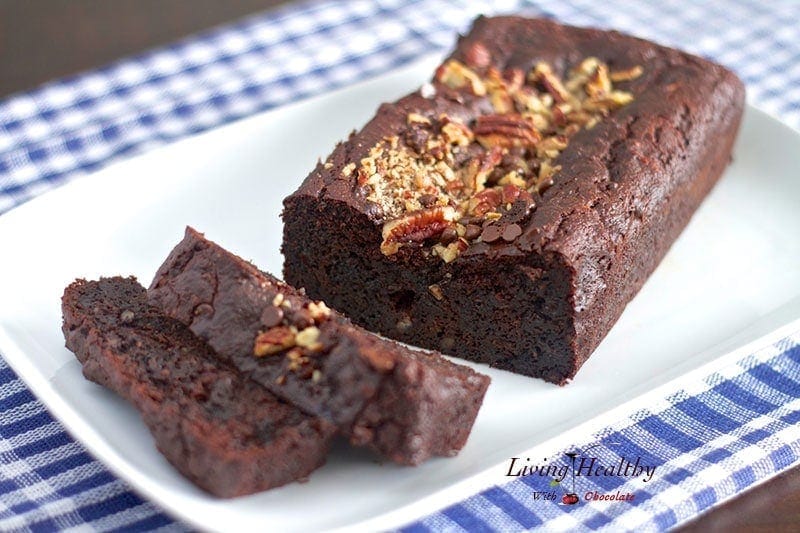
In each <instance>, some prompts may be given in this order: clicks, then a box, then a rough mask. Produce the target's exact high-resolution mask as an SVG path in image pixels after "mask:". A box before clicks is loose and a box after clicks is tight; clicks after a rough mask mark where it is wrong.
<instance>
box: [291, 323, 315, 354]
mask: <svg viewBox="0 0 800 533" xmlns="http://www.w3.org/2000/svg"><path fill="white" fill-rule="evenodd" d="M319 335H320V331H319V328H318V327H316V326H309V327H307V328H305V329H303V330H301V331H299V332H298V333H297V335H295V338H294V342H295V344H296V345H297V346H300V347H301V348H306V349H308V350H311V351H312V352H313V351H318V350H320V349H322V343H320V342H319Z"/></svg>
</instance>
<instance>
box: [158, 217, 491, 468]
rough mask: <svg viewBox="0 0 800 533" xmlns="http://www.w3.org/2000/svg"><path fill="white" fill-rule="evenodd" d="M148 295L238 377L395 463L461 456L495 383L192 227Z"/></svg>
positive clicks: (414, 462)
mask: <svg viewBox="0 0 800 533" xmlns="http://www.w3.org/2000/svg"><path fill="white" fill-rule="evenodd" d="M148 298H149V301H150V303H151V304H153V305H155V306H156V307H158V308H159V309H161V310H162V311H163V312H164V313H165V314H167V315H169V316H171V317H173V318H176V319H178V320H179V321H181V322H183V323H184V324H186V325H188V326H189V329H191V330H192V331H193V332H194V333H195V334H196V335H197V336H198V337H200V338H201V339H203V340H205V341H206V342H208V344H209V345H210V346H211V347H212V348H213V349H214V350H215V352H216V353H217V354H218V355H220V356H221V357H223V358H224V360H225V361H226V362H229V363H231V364H232V365H234V366H235V367H236V368H237V369H238V370H239V371H240V372H241V373H242V374H244V375H246V376H248V377H250V378H251V379H252V380H253V381H255V382H258V383H260V384H261V385H263V386H264V387H265V388H267V389H269V390H270V391H272V392H273V393H275V394H276V395H278V396H280V397H281V398H283V399H285V400H287V401H289V402H291V403H293V404H295V405H296V406H298V407H300V408H301V409H303V410H304V411H306V412H307V413H310V414H313V415H318V416H321V417H323V418H326V419H328V420H331V421H333V422H334V423H335V424H336V425H337V426H338V427H339V429H340V430H341V431H342V433H344V434H345V435H347V436H348V437H349V438H350V441H351V442H352V443H353V444H356V445H368V446H370V447H372V448H373V449H375V450H376V451H378V452H379V453H381V454H382V455H384V456H385V457H387V458H389V459H391V460H393V461H395V462H397V463H401V464H411V465H414V464H418V463H420V462H422V461H424V460H425V459H427V458H428V457H430V456H433V455H440V456H450V455H454V454H455V453H457V452H458V450H460V449H461V448H462V447H463V446H464V444H465V443H466V440H467V437H468V436H469V433H470V430H471V428H472V425H473V422H474V420H475V417H476V415H477V414H478V409H479V407H480V405H481V403H482V401H483V396H484V393H485V392H486V388H487V387H488V385H489V378H488V377H486V376H483V375H481V374H478V373H476V372H474V371H472V370H471V369H469V368H467V367H465V366H461V365H456V364H453V363H451V362H449V361H447V360H446V359H444V358H442V357H441V356H439V355H437V354H430V353H423V352H419V351H414V350H410V349H408V348H406V347H404V346H401V345H399V344H397V343H394V342H392V341H388V340H385V339H382V338H380V337H378V336H376V335H373V334H372V333H369V332H367V331H364V330H363V329H361V328H359V327H357V326H354V325H352V324H351V323H350V322H349V321H348V320H347V319H345V318H344V317H343V316H341V315H340V314H339V313H337V312H335V311H331V310H330V309H328V307H327V306H326V305H325V304H324V303H322V302H317V301H313V300H311V299H309V298H307V297H306V296H305V294H304V293H303V292H301V291H297V290H295V289H293V288H292V287H290V286H288V285H286V284H284V283H282V282H280V281H278V280H277V279H275V278H273V277H272V276H270V275H269V274H265V273H263V272H260V271H259V270H258V269H257V268H256V267H254V266H253V265H251V264H250V263H248V262H246V261H244V260H242V259H240V258H239V257H237V256H235V255H233V254H231V253H230V252H227V251H225V250H224V249H222V248H221V247H219V246H218V245H216V244H214V243H213V242H210V241H208V240H206V239H205V238H204V237H203V235H201V234H199V233H198V232H196V231H194V230H193V229H191V228H187V230H186V236H185V238H184V239H183V241H182V242H181V243H180V244H178V246H177V247H176V248H175V249H174V250H173V251H172V253H171V254H170V256H169V257H168V258H167V260H166V261H165V262H164V264H163V265H162V266H161V268H159V270H158V272H157V273H156V276H155V279H154V280H153V283H152V285H151V286H150V288H149V290H148Z"/></svg>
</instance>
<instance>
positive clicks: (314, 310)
mask: <svg viewBox="0 0 800 533" xmlns="http://www.w3.org/2000/svg"><path fill="white" fill-rule="evenodd" d="M308 312H309V313H311V318H313V319H314V321H316V322H317V323H319V322H321V321H323V320H325V319H327V318H328V317H330V316H331V310H330V308H329V307H328V306H327V305H325V302H311V303H309V304H308Z"/></svg>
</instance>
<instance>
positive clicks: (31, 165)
mask: <svg viewBox="0 0 800 533" xmlns="http://www.w3.org/2000/svg"><path fill="white" fill-rule="evenodd" d="M511 11H518V12H519V11H522V12H525V13H528V14H531V15H541V16H549V17H554V18H556V19H559V20H561V21H564V22H567V23H573V24H578V25H592V26H600V27H613V28H616V29H619V30H623V31H627V32H630V33H633V34H636V35H639V36H642V37H645V38H650V39H654V40H656V41H659V42H662V43H665V44H669V45H674V46H678V47H681V48H683V49H686V50H689V51H691V52H694V53H697V54H701V55H704V56H708V57H711V58H713V59H714V60H716V61H718V62H721V63H723V64H725V65H727V66H729V67H731V68H732V69H734V70H735V71H736V72H737V73H738V74H739V76H740V77H741V78H742V79H743V80H744V81H745V83H746V84H747V89H748V98H749V100H750V101H751V102H752V103H754V104H756V105H757V106H759V107H760V108H762V109H764V110H766V111H768V112H770V113H771V114H773V115H774V116H776V117H778V118H779V119H781V120H783V121H784V122H785V123H787V124H789V125H790V126H793V127H795V128H800V26H798V21H800V4H798V3H796V2H792V1H778V2H770V3H761V2H757V1H754V0H737V1H731V2H700V3H692V2H688V1H662V2H659V3H658V5H656V4H655V3H644V2H638V1H624V0H612V1H609V2H601V3H598V2H593V1H590V0H530V1H523V0H508V1H501V2H488V1H467V0H464V1H456V0H431V1H413V0H382V1H378V2H373V1H324V2H313V3H301V4H294V5H292V6H290V7H288V8H284V9H281V10H277V11H272V12H269V13H265V14H263V15H259V16H256V17H251V18H249V19H246V20H244V21H242V22H239V23H236V24H233V25H229V26H226V27H223V28H221V29H217V30H214V31H212V32H208V33H205V34H202V35H198V36H196V37H193V38H191V39H188V40H185V41H182V42H179V43H177V44H174V45H172V46H168V47H165V48H162V49H159V50H156V51H154V52H149V53H146V54H144V55H141V56H138V57H134V58H130V59H126V60H124V61H121V62H118V63H115V64H112V65H110V66H108V67H106V68H103V69H99V70H95V71H92V72H87V73H84V74H81V75H78V76H75V77H72V78H69V79H63V80H59V81H56V82H53V83H50V84H47V85H45V86H42V87H40V88H38V89H35V90H33V91H30V92H27V93H24V94H18V95H16V96H12V97H10V98H8V99H6V100H4V101H2V102H0V212H3V211H6V210H8V209H11V208H13V207H14V206H16V205H19V204H20V203H23V202H25V201H26V200H28V199H30V198H33V197H35V196H37V195H39V194H41V193H43V192H46V191H47V190H49V189H52V188H53V187H57V186H59V185H61V184H64V183H66V182H68V181H70V180H74V179H80V177H81V176H83V175H85V174H87V173H89V172H91V171H93V170H96V169H98V168H101V167H103V166H105V165H108V164H109V163H111V162H112V161H116V160H119V159H121V158H125V157H129V156H130V155H132V154H135V153H140V152H143V151H145V150H148V149H150V148H153V147H155V146H158V145H162V144H165V143H168V142H171V141H173V140H176V139H180V138H183V137H186V136H188V135H192V134H194V133H197V132H200V131H203V130H206V129H209V128H212V127H215V126H218V125H220V124H224V123H226V122H230V121H232V120H235V119H237V118H240V117H244V116H247V115H251V114H253V113H256V112H258V111H262V110H265V109H269V108H272V107H275V106H279V105H281V104H284V103H287V102H291V101H296V100H298V99H300V98H304V97H307V96H310V95H314V94H319V93H322V92H325V91H329V90H331V89H332V88H335V87H340V86H343V85H347V84H349V83H352V82H355V81H357V80H361V79H364V78H366V77H369V76H372V75H375V74H378V73H381V72H385V71H388V70H391V69H392V68H395V67H397V66H399V65H402V64H404V63H407V62H410V61H413V60H414V59H416V58H418V57H420V56H421V55H423V54H425V53H427V52H430V51H434V50H444V49H446V48H447V47H449V46H451V45H452V43H453V41H454V37H455V34H456V32H457V31H463V30H465V29H466V28H467V27H468V25H469V22H470V20H471V19H472V18H473V17H475V16H476V15H478V14H480V13H486V14H488V13H496V12H511ZM574 445H575V448H576V449H582V450H588V449H589V448H590V447H591V454H590V455H591V457H593V458H595V459H596V460H597V461H598V464H601V463H602V464H611V463H613V462H614V461H616V460H618V458H620V457H629V458H630V457H638V458H640V460H641V461H642V462H643V464H644V463H648V464H657V465H659V467H658V468H659V473H658V475H657V476H654V478H653V479H652V480H651V482H650V483H647V484H644V485H643V484H642V483H641V481H640V480H638V479H637V480H635V481H634V480H630V479H627V478H624V477H621V476H596V477H592V478H583V479H582V480H581V483H582V484H581V487H580V491H581V495H583V494H584V493H585V492H591V491H594V490H597V491H599V492H601V493H616V492H619V493H620V494H626V493H629V492H635V495H636V498H635V499H634V500H633V501H625V502H598V503H585V504H582V505H576V506H568V505H543V504H542V502H539V501H534V500H533V499H532V497H531V494H532V493H534V492H537V493H538V492H541V493H542V494H545V493H547V492H548V491H550V492H552V491H557V492H558V495H559V498H560V497H561V494H562V493H564V492H565V490H567V489H568V488H569V486H570V485H569V482H570V480H569V479H564V480H563V481H561V483H555V481H553V479H552V476H550V477H549V478H547V477H542V476H528V477H523V478H517V479H515V480H514V481H511V482H510V483H507V484H505V485H501V486H495V487H492V488H490V489H488V490H485V491H483V492H481V493H480V494H476V495H474V496H473V497H471V498H468V499H467V500H465V501H463V502H460V503H458V504H456V505H453V506H451V507H449V508H447V509H443V510H441V511H440V512H437V513H435V514H433V515H430V516H428V517H426V518H424V519H422V520H420V521H418V522H416V523H414V524H410V525H408V526H407V527H406V528H405V529H404V530H405V531H430V530H433V531H440V530H446V531H462V530H469V531H489V530H520V529H531V528H537V527H542V528H546V529H548V530H551V529H553V530H579V529H597V528H602V527H605V528H607V529H610V530H618V529H629V530H637V531H639V530H663V529H667V528H669V527H671V526H674V525H676V524H680V523H682V522H684V521H686V520H688V519H690V518H692V517H694V516H696V515H697V514H698V513H700V512H702V511H704V510H707V509H709V508H710V507H712V506H714V505H715V504H718V503H719V502H721V501H724V500H726V499H728V498H730V497H732V496H734V495H736V494H738V493H740V492H741V491H743V490H746V489H747V488H748V487H751V486H753V485H755V484H757V483H759V482H761V481H763V480H765V479H768V478H770V477H772V476H774V475H775V474H777V473H778V472H781V471H783V470H785V469H787V468H790V467H791V466H793V465H797V464H798V463H800V332H797V333H794V334H789V335H788V336H786V337H785V338H783V339H782V340H780V341H778V342H776V343H774V344H770V345H767V346H764V347H761V348H760V349H758V350H755V351H754V352H753V353H751V354H748V355H747V356H746V357H744V358H743V359H741V360H739V361H737V362H736V363H734V364H731V365H730V366H729V367H726V368H724V369H721V370H719V371H718V372H715V373H713V374H710V375H707V376H701V377H698V378H696V379H695V380H693V381H688V382H686V383H682V384H681V388H680V389H678V390H673V391H670V392H669V393H668V394H666V395H665V396H664V397H662V398H660V399H659V400H658V401H655V402H653V404H652V405H647V406H641V409H640V410H639V411H637V412H635V413H633V414H630V415H628V416H626V417H624V418H623V419H621V420H618V421H616V423H614V424H612V425H610V426H609V427H607V428H605V429H603V430H602V431H599V432H598V433H596V434H595V435H593V437H592V439H590V440H588V441H586V442H584V443H574ZM565 451H569V450H565ZM582 453H583V456H586V457H588V456H589V452H585V453H584V452H582ZM562 459H563V458H562ZM634 483H637V484H636V485H635V486H634ZM570 490H571V489H570ZM71 528H74V529H76V530H77V529H81V528H83V529H90V530H114V529H125V530H153V529H157V528H163V529H167V530H170V529H174V530H183V529H185V528H186V526H184V525H182V524H180V523H176V522H174V521H173V520H172V519H171V518H169V517H168V516H166V515H165V514H163V512H161V511H160V510H159V509H158V507H157V506H156V505H154V504H152V503H150V502H145V501H142V499H141V498H139V497H138V496H137V495H136V494H134V493H133V492H132V491H131V490H130V489H129V488H128V487H127V486H126V484H125V483H124V482H122V481H120V480H119V479H116V478H115V477H114V476H113V475H112V474H110V473H109V472H108V470H106V469H105V468H104V467H103V466H102V465H101V464H99V463H98V462H97V461H95V460H94V459H93V458H92V457H91V456H90V455H89V454H87V452H86V451H85V450H84V449H83V448H82V446H81V445H80V444H78V443H76V442H75V441H74V440H73V439H72V438H71V437H70V436H69V435H67V434H66V433H65V431H64V430H63V428H62V427H61V426H60V424H59V423H58V422H56V421H54V420H53V418H52V417H51V416H50V415H49V414H48V413H47V411H46V410H45V408H44V407H43V405H42V404H41V403H40V402H39V401H38V400H37V399H36V398H35V397H34V396H33V395H32V394H31V393H30V391H29V390H28V389H27V388H26V386H25V385H24V383H22V382H21V381H20V380H19V379H18V378H17V377H16V376H15V374H14V373H13V371H12V370H11V369H10V368H9V367H8V366H7V365H6V363H5V362H4V361H2V359H0V530H3V531H12V530H32V531H48V530H54V529H71Z"/></svg>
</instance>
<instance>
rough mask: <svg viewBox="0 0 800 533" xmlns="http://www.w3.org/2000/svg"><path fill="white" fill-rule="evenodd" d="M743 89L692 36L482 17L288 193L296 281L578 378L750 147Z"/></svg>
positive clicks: (412, 333) (379, 327) (394, 327)
mask: <svg viewBox="0 0 800 533" xmlns="http://www.w3.org/2000/svg"><path fill="white" fill-rule="evenodd" d="M743 105H744V88H743V86H742V83H741V82H740V81H739V80H738V79H737V77H736V76H735V75H734V74H733V73H731V72H730V71H728V70H726V69H725V68H723V67H721V66H719V65H716V64H714V63H711V62H709V61H707V60H704V59H701V58H699V57H695V56H692V55H689V54H686V53H683V52H680V51H678V50H674V49H670V48H666V47H663V46H659V45H657V44H654V43H651V42H647V41H644V40H641V39H636V38H633V37H629V36H626V35H622V34H620V33H617V32H613V31H599V30H594V29H584V28H576V27H569V26H563V25H560V24H558V23H556V22H553V21H549V20H535V19H524V18H519V17H498V18H484V17H481V18H479V19H477V20H476V22H475V24H474V26H473V28H472V30H471V31H470V32H469V34H468V35H466V36H465V37H462V38H461V39H460V40H459V43H458V46H457V48H456V50H455V52H454V53H453V54H452V56H451V57H450V58H449V59H447V60H446V61H445V62H444V63H443V64H442V65H441V66H440V67H439V69H438V70H437V72H436V75H435V77H434V79H433V80H432V81H431V82H430V83H428V84H426V85H424V86H423V87H422V88H421V89H420V90H419V91H417V92H415V93H413V94H410V95H408V96H406V97H404V98H402V99H401V100H399V101H397V102H395V103H393V104H384V105H383V106H381V107H380V109H379V110H378V112H377V114H376V116H375V117H374V118H373V119H372V120H371V121H370V122H369V123H368V124H367V125H366V126H365V127H364V128H363V129H362V130H361V131H359V132H357V133H355V134H353V135H352V136H351V137H350V138H349V139H348V140H347V142H345V143H341V144H339V145H338V146H337V147H336V148H335V149H334V151H333V153H332V154H331V155H330V156H329V157H328V158H327V159H326V160H325V161H324V162H320V163H319V164H318V165H317V167H316V168H315V169H314V170H313V171H312V172H311V174H310V175H309V176H308V177H307V178H306V180H305V181H304V182H303V184H302V185H301V186H300V188H299V189H298V190H297V191H296V192H295V193H294V194H292V195H291V196H289V197H288V198H287V199H286V200H285V202H284V207H285V209H284V213H283V220H284V222H285V228H284V239H283V253H284V254H285V258H286V262H285V268H284V276H285V278H286V280H287V282H288V283H290V284H292V285H294V286H296V287H304V288H305V289H306V291H307V293H308V294H309V295H310V296H312V297H314V298H321V299H324V300H325V301H326V302H328V303H329V304H330V305H332V306H334V307H335V308H337V309H339V310H340V311H342V312H344V313H346V314H347V315H348V316H349V317H350V318H351V319H352V320H353V321H354V322H356V323H358V324H360V325H362V326H364V327H366V328H369V329H371V330H373V331H378V332H381V333H382V334H384V335H387V336H389V337H392V338H395V339H398V340H401V341H403V342H407V343H411V344H415V345H418V346H424V347H427V348H432V349H440V350H442V351H443V352H445V353H448V354H452V355H456V356H459V357H463V358H466V359H470V360H473V361H479V362H484V363H488V364H490V365H492V366H494V367H497V368H501V369H506V370H510V371H513V372H517V373H521V374H525V375H528V376H535V377H540V378H543V379H545V380H547V381H550V382H553V383H558V384H564V383H566V382H568V381H569V380H570V379H571V378H572V377H573V376H574V375H575V373H576V372H577V371H578V369H579V368H580V367H581V365H582V364H583V363H584V362H585V361H586V360H587V358H588V357H589V355H590V354H591V353H592V351H593V350H594V349H595V348H596V346H597V345H598V343H599V342H600V341H601V340H602V339H603V337H604V336H605V335H606V334H607V333H608V331H609V329H610V328H611V326H612V325H613V324H614V323H615V321H616V320H617V319H618V318H619V316H620V314H621V313H622V311H623V309H624V308H625V306H626V304H627V303H628V302H629V301H630V300H631V299H632V298H633V296H634V295H635V294H636V293H637V292H638V291H639V289H640V288H641V286H642V284H643V283H644V281H645V280H646V279H647V277H648V276H649V275H650V273H651V272H652V271H653V270H654V269H655V267H656V266H657V265H658V263H659V261H660V260H661V258H662V257H663V256H664V254H665V253H666V252H667V250H668V249H669V247H670V245H671V244H672V242H673V241H674V240H675V239H676V238H677V237H678V235H679V234H680V232H681V230H682V229H683V227H684V226H685V225H686V224H687V222H688V221H689V219H690V217H691V216H692V214H693V213H694V211H695V210H696V209H697V207H698V206H699V204H700V202H701V201H702V200H703V198H704V197H705V195H706V194H707V193H708V192H709V190H710V189H711V188H712V187H713V185H714V183H715V182H716V181H717V179H718V178H719V177H720V175H721V173H722V171H723V170H724V169H725V167H726V166H727V164H728V162H729V161H730V158H731V148H732V145H733V142H734V139H735V137H736V133H737V130H738V127H739V122H740V119H741V116H742V110H743Z"/></svg>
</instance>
